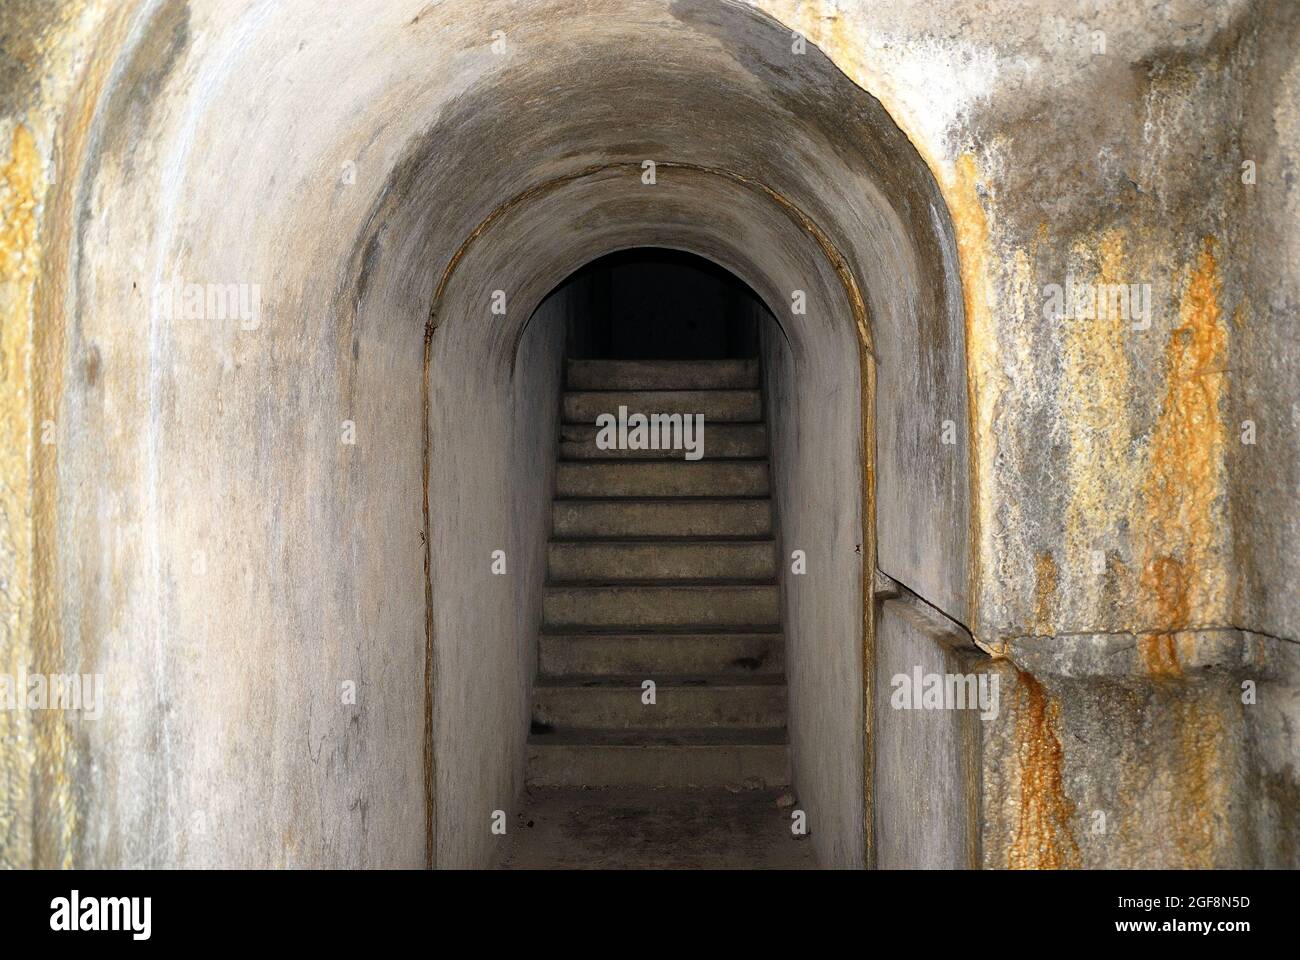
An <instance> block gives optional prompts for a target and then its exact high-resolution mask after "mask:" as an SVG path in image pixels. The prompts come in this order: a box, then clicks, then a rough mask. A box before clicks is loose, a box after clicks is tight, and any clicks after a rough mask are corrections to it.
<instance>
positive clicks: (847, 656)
mask: <svg viewBox="0 0 1300 960" xmlns="http://www.w3.org/2000/svg"><path fill="white" fill-rule="evenodd" d="M813 303H814V305H813V307H812V309H811V311H810V313H809V315H807V316H793V315H789V314H788V311H787V315H786V316H784V317H783V318H782V321H781V322H782V325H783V327H784V330H785V331H788V334H789V338H788V339H787V333H786V332H783V331H782V329H780V328H778V327H777V326H776V323H775V322H773V321H772V320H770V319H769V320H767V322H765V323H764V324H763V326H762V327H761V328H760V329H761V341H762V348H763V350H762V359H763V385H764V408H765V413H766V416H767V423H768V430H769V442H770V444H771V457H772V502H773V509H774V513H775V518H776V534H777V558H778V561H779V563H778V567H777V569H778V580H779V582H780V585H781V620H782V626H783V628H784V630H785V649H786V677H787V683H788V685H789V696H790V713H789V718H790V719H789V727H790V750H791V763H792V766H793V774H794V786H795V791H796V793H797V795H798V799H799V804H800V807H801V809H803V810H804V811H805V812H806V813H807V821H808V832H809V834H810V835H811V837H812V841H813V846H814V849H815V850H816V851H817V861H818V863H819V864H821V865H822V866H823V867H839V868H843V867H861V866H862V864H863V861H864V857H865V853H866V841H865V835H864V825H863V810H864V797H863V783H864V764H863V761H862V757H863V736H864V728H863V718H862V711H863V701H862V696H863V683H862V650H863V623H864V617H863V608H862V602H863V596H862V590H863V587H862V577H863V569H864V559H863V558H864V556H866V555H868V554H869V552H870V543H869V542H867V543H865V544H864V536H863V528H862V511H863V500H862V491H863V478H862V470H861V466H860V464H861V457H862V421H861V403H860V397H861V392H860V387H859V382H858V380H859V372H858V362H857V356H856V354H857V350H856V344H855V342H854V337H853V332H852V326H851V323H849V322H844V321H846V320H849V317H848V315H847V309H846V305H845V304H844V303H843V301H842V298H841V299H835V300H830V301H829V302H827V301H826V300H825V299H822V298H819V297H817V296H816V292H814V298H813ZM813 331H816V333H814V332H813ZM818 334H819V335H818ZM795 550H800V551H802V552H803V554H804V555H805V558H806V569H807V572H806V573H802V574H797V575H796V574H794V573H793V572H792V560H791V556H792V553H793V551H795Z"/></svg>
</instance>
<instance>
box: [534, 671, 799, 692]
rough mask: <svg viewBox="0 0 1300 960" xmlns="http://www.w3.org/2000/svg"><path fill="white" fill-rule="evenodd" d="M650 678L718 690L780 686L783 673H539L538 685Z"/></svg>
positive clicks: (623, 683)
mask: <svg viewBox="0 0 1300 960" xmlns="http://www.w3.org/2000/svg"><path fill="white" fill-rule="evenodd" d="M650 679H653V680H654V681H655V685H656V686H658V687H664V688H669V687H671V688H674V689H679V688H684V687H689V688H691V689H700V690H717V689H719V688H721V687H728V688H731V687H783V686H785V674H783V673H767V674H763V673H755V674H748V675H745V676H743V677H738V676H735V675H728V674H706V675H696V676H690V675H678V676H666V677H662V678H659V677H654V678H651V677H644V676H641V675H639V674H638V675H635V676H619V675H617V674H601V673H596V674H567V675H564V676H546V675H543V676H539V677H538V678H537V686H539V687H548V688H553V687H573V688H579V687H580V688H582V689H584V690H587V689H611V688H626V689H636V690H639V689H641V684H642V683H644V682H645V681H646V680H650Z"/></svg>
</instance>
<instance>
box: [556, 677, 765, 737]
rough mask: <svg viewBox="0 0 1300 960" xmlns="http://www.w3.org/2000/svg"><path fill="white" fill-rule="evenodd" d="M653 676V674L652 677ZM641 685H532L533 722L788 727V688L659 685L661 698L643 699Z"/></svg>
mask: <svg viewBox="0 0 1300 960" xmlns="http://www.w3.org/2000/svg"><path fill="white" fill-rule="evenodd" d="M647 679H651V678H647ZM641 697H642V691H641V688H640V687H632V686H628V687H622V686H620V687H549V686H538V687H535V688H534V689H533V720H534V721H535V722H536V723H541V724H545V725H547V726H550V727H552V728H554V729H555V730H557V731H565V730H592V729H600V730H674V729H682V728H698V727H726V728H728V729H733V730H734V729H770V728H773V727H782V726H784V725H785V716H786V707H785V697H786V693H785V687H784V686H775V685H770V684H764V685H761V686H735V687H720V686H707V687H705V686H700V687H679V686H665V685H663V684H660V685H659V686H658V689H657V690H656V702H655V703H654V704H644V703H642V702H641Z"/></svg>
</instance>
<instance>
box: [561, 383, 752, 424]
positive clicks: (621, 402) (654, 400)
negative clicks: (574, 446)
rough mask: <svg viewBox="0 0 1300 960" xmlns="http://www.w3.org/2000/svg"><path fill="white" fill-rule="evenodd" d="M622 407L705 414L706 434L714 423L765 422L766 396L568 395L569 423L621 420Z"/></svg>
mask: <svg viewBox="0 0 1300 960" xmlns="http://www.w3.org/2000/svg"><path fill="white" fill-rule="evenodd" d="M619 407H626V408H627V414H628V415H629V416H630V415H631V414H634V413H643V414H645V415H647V416H649V415H651V414H655V413H670V414H671V413H681V414H690V415H692V416H694V415H695V414H703V416H704V428H705V432H706V433H707V432H708V427H709V424H710V423H713V422H714V421H722V422H736V421H740V422H746V421H748V422H754V421H757V420H761V419H762V418H763V401H762V395H761V394H760V393H759V391H757V390H635V391H621V390H612V391H599V390H597V391H591V392H586V391H568V392H566V393H565V394H564V405H563V411H564V421H565V422H566V423H582V424H587V423H589V424H592V425H594V424H595V423H596V418H597V417H599V416H601V415H602V414H610V415H611V416H613V417H615V418H617V417H618V415H619V410H618V408H619Z"/></svg>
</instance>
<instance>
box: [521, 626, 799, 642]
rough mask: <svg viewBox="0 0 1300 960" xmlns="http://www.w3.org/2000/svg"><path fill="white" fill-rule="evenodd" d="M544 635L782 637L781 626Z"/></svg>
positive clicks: (575, 630)
mask: <svg viewBox="0 0 1300 960" xmlns="http://www.w3.org/2000/svg"><path fill="white" fill-rule="evenodd" d="M541 632H542V634H543V635H544V636H548V637H584V638H586V637H608V638H610V639H614V638H617V637H654V636H665V637H681V636H710V637H731V636H739V637H748V636H755V635H762V636H766V637H779V636H781V628H780V627H779V626H755V627H709V626H704V627H689V626H688V627H676V626H674V627H648V628H646V629H644V630H642V629H637V628H635V627H633V628H628V627H591V628H581V627H543V628H542V631H541Z"/></svg>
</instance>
